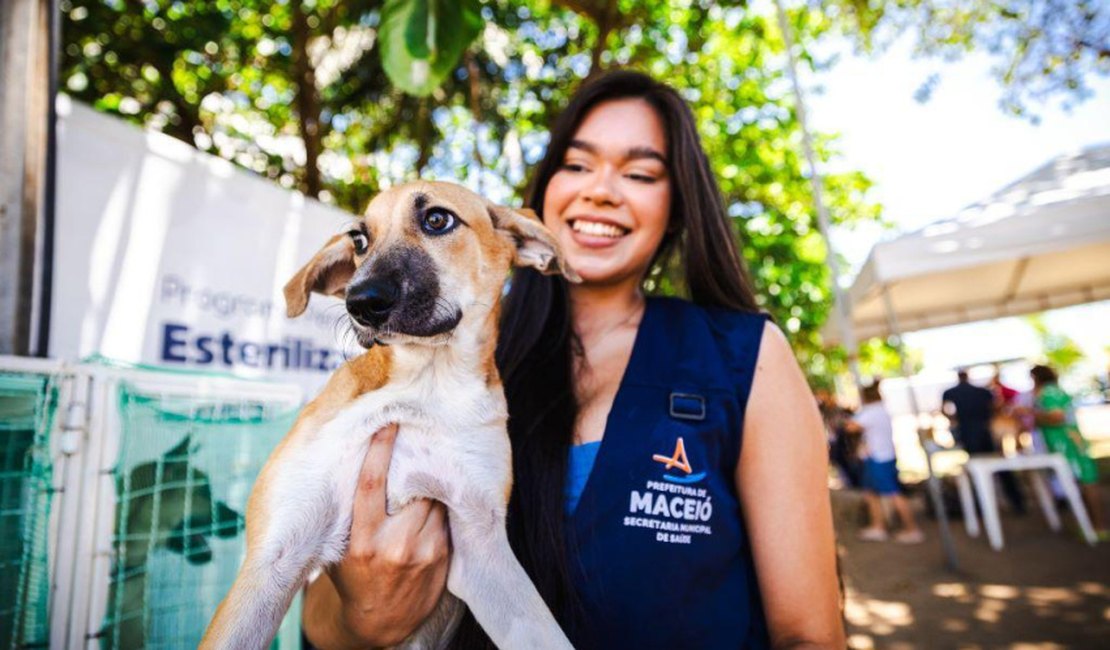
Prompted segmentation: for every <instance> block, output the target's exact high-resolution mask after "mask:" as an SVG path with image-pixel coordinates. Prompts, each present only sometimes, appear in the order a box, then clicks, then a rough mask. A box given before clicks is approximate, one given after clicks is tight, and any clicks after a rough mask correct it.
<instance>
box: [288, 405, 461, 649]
mask: <svg viewBox="0 0 1110 650" xmlns="http://www.w3.org/2000/svg"><path fill="white" fill-rule="evenodd" d="M396 432H397V427H396V426H395V425H394V426H390V427H386V428H384V429H382V430H381V431H379V432H378V433H376V434H374V438H373V439H372V440H371V442H370V449H369V451H367V452H366V460H365V461H363V465H362V471H361V473H360V474H359V479H358V492H357V493H356V495H355V505H354V517H353V520H352V522H351V540H350V543H349V545H348V548H347V555H346V556H345V557H344V558H343V561H342V562H340V563H339V564H338V565H336V566H334V567H332V568H331V569H329V570H328V572H326V573H323V574H321V575H320V577H318V578H317V579H316V580H315V581H314V582H313V583H312V584H310V585H309V587H308V590H307V592H306V594H305V602H304V610H303V612H302V615H301V619H302V623H303V625H304V633H305V636H306V637H308V639H309V641H311V642H312V644H313V645H314V646H316V647H318V648H321V649H323V650H332V649H339V648H344V649H346V648H369V647H380V646H392V645H396V644H397V643H399V642H401V641H402V640H404V639H405V637H407V636H409V635H410V634H412V633H413V632H414V631H415V630H416V628H417V626H419V625H420V623H421V622H422V621H423V620H424V619H425V618H427V617H428V615H429V614H431V612H432V609H433V608H434V607H435V605H436V603H437V602H439V599H440V597H441V596H442V595H443V590H444V589H445V588H446V586H447V566H448V535H447V514H446V511H445V509H444V507H443V506H442V505H441V504H438V503H436V504H433V503H432V502H430V501H427V500H423V499H422V500H419V501H416V502H414V503H412V504H409V505H408V506H406V507H405V508H403V509H402V510H401V511H400V512H398V513H396V514H394V515H392V516H389V515H386V512H385V479H386V475H387V474H388V473H389V459H390V457H391V456H392V453H393V440H394V437H395V435H396Z"/></svg>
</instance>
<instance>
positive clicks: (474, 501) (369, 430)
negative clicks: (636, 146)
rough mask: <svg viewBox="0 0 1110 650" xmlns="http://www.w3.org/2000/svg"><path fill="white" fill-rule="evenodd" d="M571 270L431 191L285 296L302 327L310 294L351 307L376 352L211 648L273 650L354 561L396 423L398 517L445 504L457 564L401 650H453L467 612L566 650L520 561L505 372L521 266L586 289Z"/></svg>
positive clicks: (527, 219) (320, 441) (269, 526)
mask: <svg viewBox="0 0 1110 650" xmlns="http://www.w3.org/2000/svg"><path fill="white" fill-rule="evenodd" d="M562 259H563V258H562V254H561V252H560V251H559V248H558V244H557V243H556V241H555V239H554V238H553V237H552V236H551V234H550V233H548V232H547V230H546V229H545V228H544V227H543V225H542V224H541V222H540V221H539V220H538V219H536V218H535V215H534V214H531V212H530V211H527V210H513V209H510V208H505V207H501V206H495V205H492V204H490V203H489V202H487V201H486V200H485V199H483V198H481V197H479V196H477V195H476V194H473V193H472V192H470V191H468V190H466V189H464V188H462V187H459V186H456V185H451V184H447V183H430V182H418V183H411V184H407V185H403V186H400V187H396V188H393V189H390V190H388V191H386V192H384V193H382V194H381V195H379V196H377V197H376V198H375V199H374V200H373V201H372V202H371V203H370V205H369V207H368V208H367V209H366V215H365V217H364V218H363V219H362V220H360V221H359V222H358V223H357V224H356V225H355V227H354V228H352V230H351V231H350V232H348V233H346V234H343V235H337V236H336V237H333V238H332V239H331V240H330V241H329V242H328V243H327V245H325V246H324V248H323V249H322V250H321V251H320V252H319V253H317V254H316V256H315V257H313V258H312V260H311V261H310V262H309V263H308V264H307V265H306V266H305V267H304V268H303V269H301V270H300V271H299V272H298V273H297V274H296V275H295V276H294V277H293V279H292V280H290V281H289V284H287V285H286V287H285V299H286V305H287V311H288V314H289V316H297V315H299V314H301V313H302V312H303V311H304V310H305V307H306V306H307V304H308V299H309V294H310V293H311V292H314V291H315V292H319V293H323V294H328V295H333V296H339V297H342V298H344V299H345V300H346V305H347V311H348V313H349V316H350V318H351V322H352V324H353V327H354V331H355V333H356V335H357V337H358V340H359V343H360V344H361V345H362V346H363V347H365V348H367V351H366V352H365V353H363V354H362V355H360V356H359V357H357V358H355V359H352V360H351V361H349V362H347V363H346V364H344V365H343V366H342V367H341V368H340V369H339V370H337V371H336V373H335V374H334V375H333V376H332V377H331V379H330V380H329V381H328V384H327V386H326V387H325V388H324V390H323V391H322V392H321V393H320V395H319V396H318V397H317V398H316V399H315V400H313V401H312V402H311V403H310V404H309V405H308V406H307V407H305V409H304V411H303V412H302V413H301V415H300V417H299V418H298V420H297V422H296V424H295V425H294V427H293V429H292V430H291V431H290V432H289V434H288V435H286V437H285V439H284V440H282V442H281V443H280V444H279V445H278V447H277V448H276V449H275V450H274V452H273V454H272V455H271V456H270V459H269V461H268V462H267V463H266V466H265V467H264V468H263V470H262V473H261V474H260V475H259V477H258V481H257V483H256V484H255V486H254V490H253V492H252V493H251V497H250V502H249V504H248V508H247V555H246V559H245V561H244V562H243V566H242V568H241V569H240V572H239V575H238V577H237V578H236V580H235V583H234V585H233V586H232V587H231V590H230V591H229V592H228V595H227V597H226V598H225V599H224V601H223V603H221V604H220V607H219V609H218V610H217V611H216V615H215V617H214V618H213V619H212V622H211V624H210V625H209V627H208V631H207V632H206V634H205V636H204V640H203V641H202V642H201V646H200V647H201V648H205V649H208V648H219V649H227V650H231V649H235V650H243V649H245V648H266V647H268V646H269V644H270V641H271V640H272V639H273V637H274V635H275V634H276V632H277V629H278V626H279V624H280V623H281V620H282V618H283V616H284V614H285V612H286V610H287V609H288V607H289V605H290V602H291V601H292V599H293V596H294V595H295V593H296V592H297V590H299V589H300V588H301V587H302V586H303V584H304V583H305V580H306V579H307V578H308V576H309V574H310V573H311V572H313V571H314V570H316V569H319V568H321V567H324V566H327V565H330V564H334V563H336V562H338V561H339V560H340V559H341V558H342V557H343V555H344V553H345V551H346V546H347V541H348V538H349V536H350V529H351V512H352V508H353V504H354V498H355V490H356V484H357V481H358V476H359V469H360V467H361V466H362V461H363V457H364V456H365V455H366V450H367V448H368V446H369V444H370V438H371V437H372V435H373V433H374V432H375V431H377V430H378V429H380V428H382V427H384V426H386V425H387V424H389V423H393V422H396V423H398V424H399V425H400V426H399V429H398V433H397V439H396V442H395V444H394V449H393V458H392V461H391V463H390V466H389V474H388V478H387V484H386V493H387V495H386V496H387V503H388V509H389V511H390V512H396V511H397V510H398V509H399V508H401V507H403V506H404V505H405V504H407V503H409V502H410V501H412V500H413V499H417V498H429V499H435V500H436V501H440V502H442V503H443V504H445V505H446V506H447V512H448V521H449V525H450V531H451V543H452V549H453V551H452V557H451V563H450V568H449V570H448V577H447V591H448V592H449V593H445V594H444V598H443V600H442V601H441V602H440V603H439V605H438V606H437V607H436V610H435V612H434V613H433V614H432V616H431V617H430V618H429V619H428V620H427V621H425V623H424V624H422V626H421V627H420V628H419V629H418V630H417V631H416V632H415V633H414V634H413V636H412V637H410V638H409V639H407V640H406V641H405V643H404V644H403V646H404V647H410V648H437V647H442V646H444V645H445V644H446V643H447V642H448V641H449V640H450V638H451V635H452V634H453V632H454V629H455V626H456V625H457V623H458V621H459V618H460V617H461V615H462V613H463V609H462V606H461V604H460V603H459V600H458V599H462V601H465V603H466V605H468V606H469V607H470V610H471V611H472V612H473V613H474V617H475V618H476V619H477V620H478V622H479V623H480V624H481V625H482V627H483V628H484V629H485V631H486V632H487V633H488V634H489V636H490V638H491V639H492V640H493V641H494V643H496V644H497V646H498V647H500V648H521V649H523V648H570V647H571V645H570V643H569V641H568V640H567V638H566V636H565V635H564V634H563V632H562V630H561V629H560V628H559V625H558V624H557V623H556V621H555V618H554V617H553V616H552V615H551V613H550V611H549V610H548V609H547V607H546V606H545V604H544V602H543V600H542V599H541V598H540V596H539V594H538V592H537V591H536V589H535V587H534V586H533V585H532V583H531V581H530V580H529V579H528V576H527V574H526V573H525V572H524V570H523V569H522V568H521V566H520V564H519V563H518V562H517V560H516V558H515V556H514V555H513V553H512V550H511V549H510V547H509V542H508V538H507V535H506V529H505V514H506V507H507V502H508V498H509V490H510V488H511V485H512V459H511V456H510V453H511V452H510V449H509V438H508V434H507V430H506V419H507V411H506V404H505V397H504V394H503V392H502V389H501V381H500V378H499V376H498V373H497V368H496V366H495V365H494V346H495V344H496V339H497V323H498V316H499V300H500V297H501V290H502V286H503V283H504V280H505V278H506V275H507V273H508V271H509V268H510V266H511V265H513V264H516V265H525V266H532V267H535V268H536V269H539V270H540V271H542V272H544V273H563V274H564V275H566V276H568V277H569V278H570V279H572V280H577V276H576V275H575V274H574V272H573V271H571V270H570V269H569V268H567V267H566V266H565V265H564V263H563V261H562ZM456 597H457V598H456Z"/></svg>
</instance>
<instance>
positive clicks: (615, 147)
mask: <svg viewBox="0 0 1110 650" xmlns="http://www.w3.org/2000/svg"><path fill="white" fill-rule="evenodd" d="M666 153H667V140H666V135H665V134H664V131H663V123H662V121H661V120H660V119H659V116H658V114H656V112H655V109H653V108H652V107H651V105H650V104H648V103H647V102H646V101H644V100H642V99H621V100H612V101H607V102H603V103H601V104H598V105H597V106H595V107H594V108H593V109H592V110H590V112H589V113H587V115H586V118H585V119H584V120H582V123H581V124H580V125H579V126H578V130H577V131H575V134H574V137H573V139H572V141H571V144H570V146H569V147H568V148H567V152H566V156H565V158H564V160H563V165H562V167H560V169H559V171H557V172H556V173H555V175H554V176H552V177H551V180H550V182H549V183H548V186H547V192H546V193H545V194H544V200H543V220H544V223H546V224H547V227H548V228H550V229H551V231H552V232H553V233H554V234H555V236H556V237H557V238H558V239H559V242H560V244H562V246H563V250H564V251H565V253H566V256H567V260H568V261H569V262H570V266H571V268H573V269H574V270H575V271H577V272H578V274H579V275H580V276H582V281H583V282H584V283H586V284H605V285H611V284H618V283H621V282H624V281H628V280H633V281H634V282H637V283H638V282H639V281H640V279H641V278H642V277H643V276H644V274H645V273H646V272H647V268H648V264H649V263H650V262H651V258H652V256H653V255H654V254H655V251H656V249H657V248H659V243H660V242H661V241H662V240H663V235H664V233H665V232H666V230H667V223H668V220H669V218H670V207H671V182H670V178H669V176H668V175H667V164H666V162H667V161H666Z"/></svg>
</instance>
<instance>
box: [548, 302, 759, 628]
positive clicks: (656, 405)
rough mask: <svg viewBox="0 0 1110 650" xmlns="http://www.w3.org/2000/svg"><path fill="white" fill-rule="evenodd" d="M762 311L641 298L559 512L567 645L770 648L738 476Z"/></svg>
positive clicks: (757, 350)
mask: <svg viewBox="0 0 1110 650" xmlns="http://www.w3.org/2000/svg"><path fill="white" fill-rule="evenodd" d="M765 321H766V317H765V316H763V315H761V314H745V313H738V312H731V311H726V310H719V309H709V308H701V307H698V306H696V305H693V304H691V303H689V302H685V301H681V300H676V299H670V298H649V299H648V302H647V307H646V309H645V311H644V316H643V319H642V321H641V322H640V329H639V332H638V333H637V335H636V341H635V343H634V345H633V348H632V356H631V358H630V359H629V362H628V368H627V369H626V370H625V374H624V377H623V378H622V380H621V384H620V387H619V390H618V391H617V395H616V398H615V400H614V402H613V407H612V410H611V411H610V414H609V418H608V421H607V422H606V427H605V435H604V438H603V439H602V443H601V448H600V450H599V451H598V454H597V459H596V461H595V464H594V467H593V470H592V471H591V473H590V477H589V479H588V480H587V482H586V486H585V488H584V490H583V492H582V495H581V498H580V500H579V502H578V505H577V507H576V508H575V510H574V513H573V514H572V515H570V519H569V525H568V527H567V528H568V537H569V539H568V546H569V548H570V553H571V559H570V563H571V567H572V570H573V571H574V573H575V575H574V578H575V582H576V586H577V588H578V592H579V594H580V595H581V597H582V599H583V601H584V610H585V612H586V614H585V615H584V616H585V620H583V621H582V623H581V624H580V625H578V626H576V627H577V629H574V630H571V640H572V641H573V643H574V645H575V647H576V648H580V649H582V648H766V647H768V645H769V643H768V640H767V627H766V623H765V620H764V615H763V608H762V604H761V601H760V597H759V587H758V585H757V583H756V579H755V572H754V569H753V564H752V559H751V551H750V548H749V545H748V539H747V534H746V532H745V529H744V522H743V520H742V519H741V514H740V504H739V502H738V500H737V496H736V487H735V476H736V464H737V459H738V458H739V456H740V441H741V436H742V429H743V422H744V410H745V406H746V404H747V400H748V393H749V392H750V390H751V384H752V376H753V373H754V371H755V361H756V356H757V355H758V352H759V342H760V339H761V336H762V333H763V327H764V323H765Z"/></svg>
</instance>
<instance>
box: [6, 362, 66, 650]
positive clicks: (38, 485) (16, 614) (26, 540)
mask: <svg viewBox="0 0 1110 650" xmlns="http://www.w3.org/2000/svg"><path fill="white" fill-rule="evenodd" d="M56 398H57V391H56V390H55V388H54V386H53V383H52V381H51V378H50V377H49V376H44V375H35V374H31V373H10V372H0V648H34V647H43V648H44V647H47V645H48V641H49V632H50V629H49V610H48V607H49V586H50V567H49V564H48V549H47V545H48V543H49V540H48V532H49V522H50V500H51V465H50V453H49V433H50V429H51V424H52V422H53V418H54V413H55V410H56V406H57V399H56Z"/></svg>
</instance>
